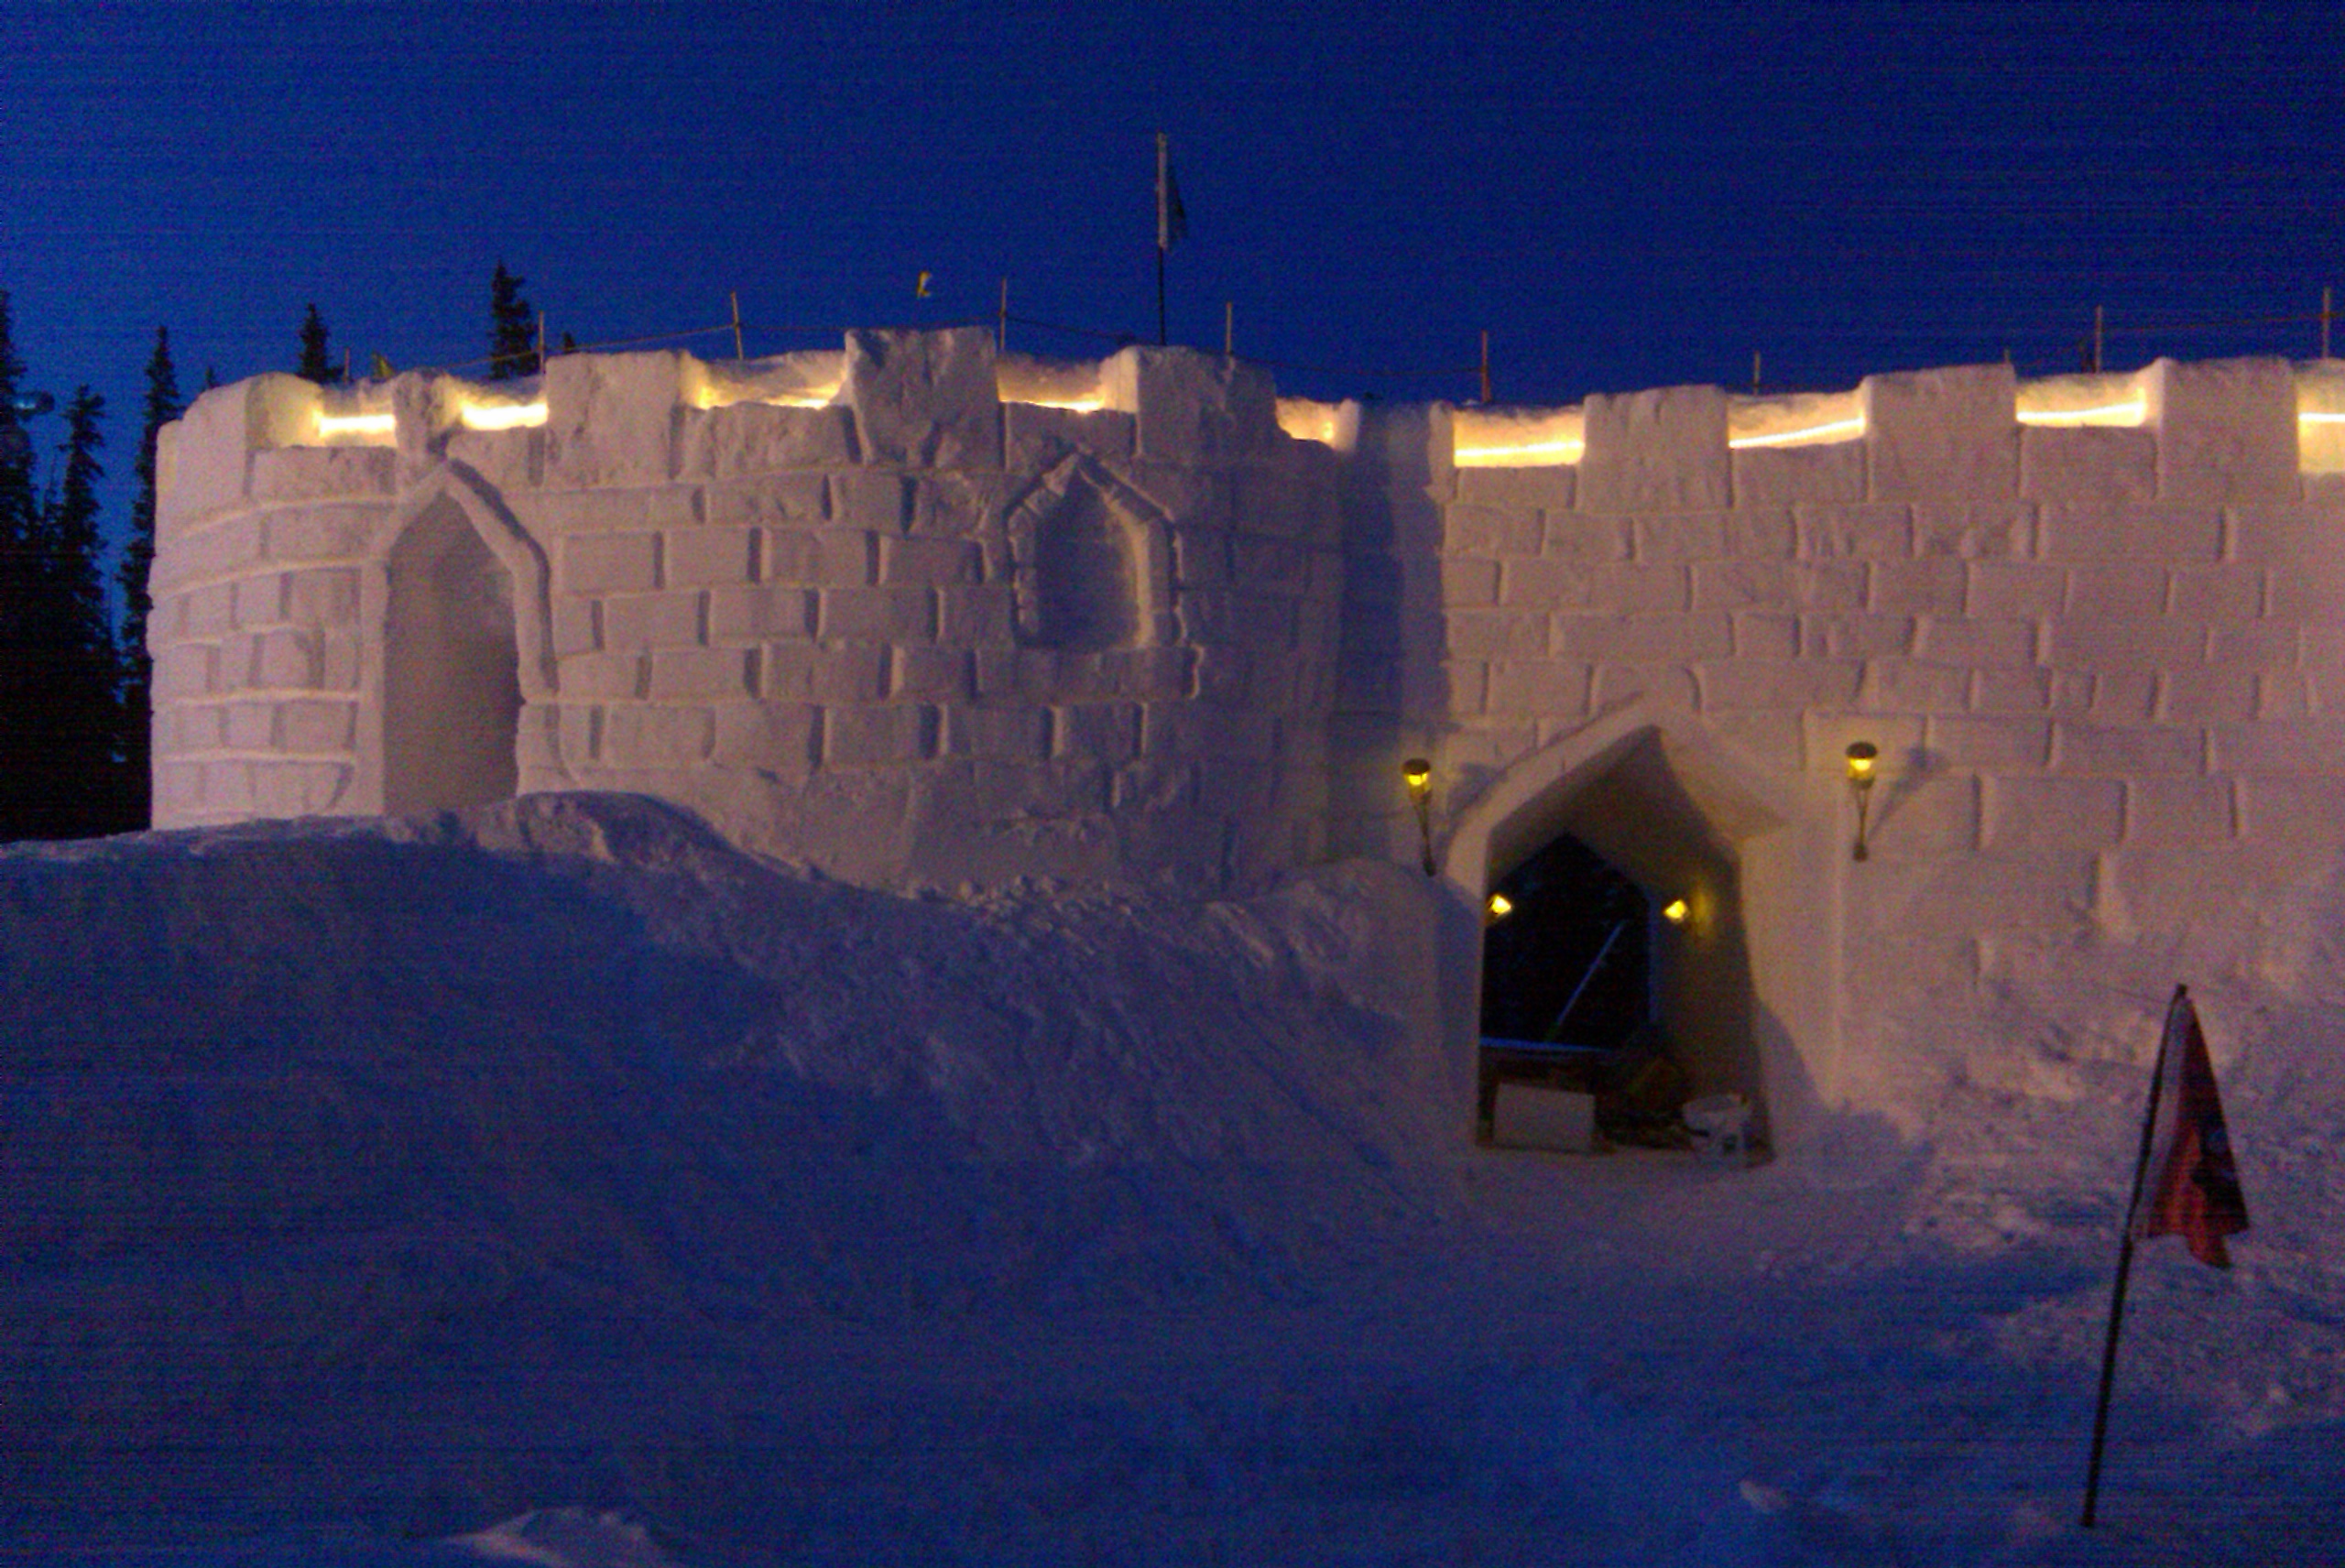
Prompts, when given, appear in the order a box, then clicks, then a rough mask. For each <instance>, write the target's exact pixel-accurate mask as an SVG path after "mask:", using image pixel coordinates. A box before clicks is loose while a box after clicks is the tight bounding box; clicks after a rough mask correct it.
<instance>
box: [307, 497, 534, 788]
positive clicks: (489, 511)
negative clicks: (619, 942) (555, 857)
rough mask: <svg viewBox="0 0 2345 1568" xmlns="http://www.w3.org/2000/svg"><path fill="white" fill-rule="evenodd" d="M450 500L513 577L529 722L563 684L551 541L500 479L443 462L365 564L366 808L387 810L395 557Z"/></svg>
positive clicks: (361, 745)
mask: <svg viewBox="0 0 2345 1568" xmlns="http://www.w3.org/2000/svg"><path fill="white" fill-rule="evenodd" d="M443 504H445V505H449V506H453V507H454V508H455V510H456V512H457V513H458V514H459V515H460V516H461V517H463V518H464V522H465V523H466V524H467V525H468V526H469V527H470V528H472V530H473V532H474V535H475V536H477V538H478V539H479V540H480V542H481V543H482V545H484V546H485V548H486V549H487V550H488V552H489V555H490V556H491V557H492V558H493V559H494V560H495V561H496V564H497V565H498V566H499V567H501V568H502V569H503V570H504V572H505V574H506V576H507V578H508V579H509V580H510V582H511V583H512V586H513V641H514V653H515V664H516V669H515V675H516V678H517V682H518V685H519V687H520V692H521V710H522V712H521V720H522V722H523V723H525V724H526V723H527V722H528V716H529V710H530V709H531V708H532V707H535V706H540V705H543V704H548V703H551V702H552V701H553V700H554V697H555V695H556V693H557V691H558V690H559V677H558V675H557V670H558V665H557V662H556V660H555V658H554V649H553V629H552V628H553V615H552V592H551V575H552V574H551V571H550V570H549V568H548V566H547V561H546V552H545V550H544V548H543V547H542V546H540V544H539V543H538V541H537V540H536V539H533V538H531V537H530V535H529V530H528V529H527V528H523V527H522V526H521V524H520V521H519V520H518V518H516V517H514V516H513V514H512V512H511V510H510V509H509V508H507V506H506V505H505V503H504V501H503V499H502V498H501V497H500V496H499V495H497V493H496V487H495V486H494V485H490V484H489V483H488V482H487V481H486V480H485V479H483V478H482V477H481V476H480V475H479V474H475V473H474V472H473V471H472V470H471V469H469V468H467V467H466V466H465V465H464V464H463V463H440V464H439V465H437V466H436V467H434V468H433V469H432V470H431V473H429V474H426V475H425V476H424V477H423V478H422V479H420V480H419V481H418V482H417V483H415V484H414V485H409V486H408V487H407V488H406V489H405V490H404V491H402V492H401V494H400V495H399V498H398V502H397V504H396V505H395V506H393V507H392V509H391V516H390V520H389V521H388V523H387V525H386V526H385V527H384V528H383V530H382V532H381V533H379V534H378V535H377V536H376V539H375V540H374V543H373V547H372V548H371V549H370V550H368V551H367V553H366V556H365V560H363V561H361V562H360V563H359V571H358V615H359V623H358V624H359V649H358V735H357V742H358V746H357V753H358V757H357V760H358V767H357V776H356V779H355V780H354V787H353V789H352V791H351V795H352V800H353V803H354V806H355V809H357V810H358V811H376V812H379V811H383V810H384V809H385V800H386V786H387V779H386V771H387V769H386V762H385V753H386V741H387V724H388V722H389V717H390V715H389V713H388V709H387V685H388V673H389V656H390V647H389V634H390V621H391V561H392V557H393V556H394V555H395V554H396V553H397V551H398V548H399V545H400V544H401V542H402V541H403V540H405V539H407V537H408V535H409V531H410V530H411V529H412V528H414V527H415V526H416V524H417V523H419V522H420V521H421V520H422V519H423V518H425V517H428V516H430V515H431V513H432V512H433V511H434V510H435V509H437V508H438V507H440V506H442V505H443ZM524 771H527V770H526V769H525V770H524Z"/></svg>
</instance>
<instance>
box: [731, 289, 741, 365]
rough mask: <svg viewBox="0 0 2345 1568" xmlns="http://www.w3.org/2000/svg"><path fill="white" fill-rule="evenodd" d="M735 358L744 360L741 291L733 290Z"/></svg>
mask: <svg viewBox="0 0 2345 1568" xmlns="http://www.w3.org/2000/svg"><path fill="white" fill-rule="evenodd" d="M733 357H734V358H735V359H740V358H743V357H744V355H743V354H742V353H741V291H740V290H739V289H734V290H733Z"/></svg>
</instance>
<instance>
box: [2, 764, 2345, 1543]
mask: <svg viewBox="0 0 2345 1568" xmlns="http://www.w3.org/2000/svg"><path fill="white" fill-rule="evenodd" d="M1425 900H1426V888H1425V887H1424V885H1423V881H1422V879H1420V878H1416V877H1414V876H1413V874H1411V873H1407V872H1402V871H1396V870H1393V869H1391V868H1389V867H1381V866H1340V867H1335V868H1331V869H1329V870H1327V871H1325V872H1323V873H1320V874H1317V875H1315V876H1314V877H1309V878H1306V879H1304V880H1302V881H1300V882H1298V883H1296V884H1294V885H1293V886H1292V887H1288V888H1286V889H1284V890H1282V891H1281V892H1280V893H1278V894H1276V895H1273V896H1270V897H1265V898H1259V899H1254V900H1250V901H1246V902H1237V903H1226V904H1217V905H1208V906H1203V907H1199V906H1194V905H1176V904H1168V903H1163V902H1154V901H1150V900H1147V899H1142V898H1135V897H1125V896H1120V895H1113V894H1109V893H1106V892H1099V891H1093V892H1070V891H1069V890H1066V889H1049V888H1036V889H1031V890H1027V891H1024V892H1021V893H1019V894H1016V895H1011V896H1000V897H992V898H970V899H951V898H896V897H891V896H888V895H883V894H878V893H872V892H866V891H860V890H856V889H852V888H847V887H839V886H837V885H834V884H829V883H825V882H822V881H820V880H816V879H813V878H809V877H803V876H801V875H798V874H795V873H793V872H791V871H789V870H787V869H785V868H780V867H776V866H771V865H769V864H767V863H764V862H760V861H757V860H753V859H750V858H747V857H745V856H742V855H737V854H736V853H734V852H732V851H731V850H729V849H727V848H726V847H725V845H724V844H722V843H721V842H719V841H717V840H716V839H714V837H712V836H711V835H709V834H708V833H706V832H705V831H704V829H702V828H701V827H700V826H699V825H698V824H697V823H696V822H693V820H692V819H690V818H688V817H686V816H684V815H682V813H679V812H677V811H673V810H671V809H670V808H667V807H663V806H660V805H656V804H654V803H651V802H648V801H644V800H633V799H628V798H622V797H608V796H602V797H594V796H567V797H538V798H534V799H531V800H524V801H521V802H518V803H516V804H513V805H510V806H506V807H499V808H494V809H490V810H486V811H478V812H473V813H468V814H466V815H465V816H464V817H462V818H456V817H443V818H440V819H436V820H431V821H419V822H364V823H315V822H313V823H305V824H292V825H277V826H263V827H250V828H238V829H227V830H213V831H203V832H194V833H168V834H152V835H144V836H140V837H135V838H125V839H118V840H113V841H107V842H104V843H101V844H82V845H37V846H19V847H16V848H15V849H11V850H6V851H0V1040H5V1055H4V1056H0V1073H5V1079H0V1089H4V1090H5V1099H0V1180H5V1193H0V1196H4V1197H5V1204H4V1205H0V1556H5V1557H6V1558H7V1559H8V1560H10V1561H27V1562H30V1561H38V1562H45V1563H50V1562H53V1563H109V1564H125V1565H127V1564H141V1565H147V1564H152V1565H158V1568H159V1565H162V1564H170V1565H174V1568H178V1565H193V1564H206V1565H211V1564H225V1563H252V1564H267V1565H271V1568H274V1565H279V1564H284V1565H290V1564H297V1563H300V1564H310V1563H344V1564H358V1563H367V1564H375V1563H380V1564H392V1563H399V1564H412V1563H449V1564H467V1563H469V1564H474V1565H475V1568H477V1565H478V1564H481V1563H497V1562H511V1563H539V1564H551V1565H555V1568H561V1565H578V1568H586V1565H592V1564H611V1565H615V1568H660V1565H665V1564H675V1565H682V1568H692V1565H698V1564H728V1563H742V1564H756V1563H823V1564H885V1563H968V1564H996V1563H1049V1564H1058V1563H1065V1564H1089V1563H1101V1564H1124V1563H1150V1564H1158V1563H1162V1564H1231V1565H1239V1564H1268V1563H1313V1564H1317V1563H1328V1564H1334V1563H1345V1564H1353V1563H1358V1564H1370V1563H1375V1564H1383V1563H1425V1564H1435V1563H1439V1564H1465V1563H1479V1564H1492V1563H1652V1564H1663V1563H1685V1564H1696V1563H1699V1564H1718V1563H1868V1564H1870V1563H1948V1564H1953V1563H1965V1564H1967V1563H2153V1562H2167V1563H2222V1562H2235V1563H2317V1562H2340V1561H2345V1425H2341V1424H2340V1417H2345V1340H2340V1325H2345V1247H2340V1235H2341V1234H2345V1231H2340V1219H2345V1169H2341V1168H2340V1162H2339V1160H2338V1158H2337V1151H2336V1148H2335V1144H2336V1142H2337V1140H2338V1138H2340V1120H2345V1118H2340V1114H2339V1111H2340V1106H2345V1066H2340V1062H2345V1051H2340V1049H2339V1047H2338V1036H2337V1032H2336V1026H2337V1025H2338V1024H2340V1022H2345V1005H2338V1004H2334V1003H2329V1004H2307V1003H2306V1002H2304V1000H2303V999H2302V998H2301V997H2298V998H2297V999H2296V1002H2295V1004H2294V1005H2293V1006H2292V1007H2291V1009H2289V1010H2287V1011H2286V1013H2285V1016H2284V1017H2278V1018H2260V1019H2258V1020H2255V1022H2254V1028H2255V1029H2256V1030H2257V1034H2256V1048H2255V1050H2254V1051H2252V1052H2248V1053H2246V1054H2245V1055H2244V1056H2243V1057H2235V1060H2234V1061H2233V1062H2232V1064H2231V1070H2230V1072H2229V1073H2227V1076H2226V1078H2225V1082H2224V1085H2223V1087H2224V1093H2225V1096H2226V1101H2227V1105H2228V1106H2229V1108H2230V1115H2231V1122H2232V1127H2233V1131H2234V1134H2235V1137H2236V1138H2237V1140H2238V1142H2239V1144H2240V1146H2241V1167H2242V1173H2243V1176H2244V1179H2245V1181H2246V1185H2247V1190H2248V1197H2249V1202H2250V1203H2251V1206H2252V1210H2253V1213H2254V1216H2255V1221H2256V1230H2255V1232H2254V1233H2253V1234H2252V1236H2249V1237H2246V1238H2242V1240H2241V1243H2240V1244H2239V1245H2238V1247H2237V1248H2236V1250H2237V1255H2238V1257H2239V1259H2240V1262H2239V1267H2238V1268H2237V1269H2235V1270H2234V1271H2233V1272H2232V1273H2231V1274H2230V1275H2229V1276H2223V1275H2219V1274H2216V1273H2214V1272H2212V1271H2210V1270H2206V1269H2200V1268H2199V1267H2198V1266H2197V1265H2196V1264H2194V1263H2192V1262H2190V1261H2189V1260H2188V1258H2187V1257H2185V1256H2184V1255H2183V1254H2182V1252H2181V1250H2180V1248H2179V1247H2178V1246H2177V1245H2176V1244H2175V1243H2172V1242H2166V1243H2160V1244H2156V1245H2154V1246H2152V1247H2148V1248H2145V1249H2144V1251H2143V1255H2142V1258H2141V1261H2140V1263H2139V1265H2138V1266H2137V1272H2136V1277H2135V1278H2136V1295H2135V1307H2134V1311H2133V1312H2132V1327H2131V1330H2130V1332H2129V1335H2128V1339H2127V1344H2126V1351H2125V1358H2124V1361H2123V1364H2122V1367H2121V1384H2120V1397H2119V1400H2118V1404H2117V1409H2116V1411H2115V1416H2114V1420H2113V1438H2112V1446H2111V1454H2110V1464H2109V1468H2108V1472H2107V1477H2106V1481H2105V1485H2104V1496H2103V1518H2104V1520H2105V1523H2104V1526H2103V1528H2102V1529H2100V1530H2096V1531H2094V1532H2092V1534H2090V1535H2089V1536H2087V1535H2084V1534H2082V1533H2080V1532H2078V1530H2075V1528H2074V1525H2073V1520H2074V1518H2075V1512H2076V1506H2077V1498H2078V1483H2079V1481H2080V1475H2081V1467H2082V1463H2083V1458H2084V1450H2085V1443H2086V1440H2087V1436H2088V1430H2089V1417H2090V1399H2091V1391H2092V1378H2093V1374H2094V1369H2095V1365H2096V1363H2097V1359H2098V1355H2099V1349H2100V1340H2099V1336H2100V1323H2101V1313H2102V1312H2103V1310H2104V1305H2105V1301H2106V1295H2105V1292H2106V1288H2107V1279H2106V1277H2107V1270H2108V1268H2109V1264H2110V1254H2111V1251H2112V1229H2113V1224H2114V1212H2115V1207H2116V1204H2117V1203H2118V1202H2119V1199H2120V1197H2121V1183H2122V1181H2123V1179H2124V1175H2125V1170H2124V1166H2125V1161H2126V1160H2127V1159H2128V1158H2129V1157H2130V1154H2131V1151H2132V1137H2133V1125H2132V1124H2133V1118H2134V1116H2136V1115H2137V1114H2138V1105H2139V1093H2140V1089H2141V1086H2142V1083H2143V1080H2142V1075H2141V1071H2140V1068H2139V1066H2138V1065H2137V1064H2134V1063H2126V1062H2100V1063H2098V1064H2095V1063H2090V1062H2087V1063H2083V1064H2078V1063H2075V1062H2069V1063H2067V1064H2066V1065H2065V1067H2064V1069H2063V1073H2064V1074H2065V1075H2066V1076H2067V1078H2068V1079H2071V1080H2075V1079H2077V1078H2078V1076H2079V1075H2081V1079H2082V1090H2083V1092H2082V1093H2080V1094H2067V1095H2062V1096H2058V1097H2044V1098H2027V1097H2024V1096H2023V1095H2020V1094H2015V1093H2014V1092H2012V1090H2010V1089H2008V1088H2005V1089H2001V1090H1998V1091H1995V1092H1992V1093H1990V1092H1989V1091H1987V1090H1984V1089H1974V1088H1965V1087H1963V1086H1961V1085H1956V1086H1953V1087H1951V1088H1949V1089H1947V1091H1946V1092H1945V1093H1944V1094H1943V1095H1942V1097H1941V1098H1940V1099H1939V1100H1938V1101H1937V1102H1936V1103H1935V1104H1933V1105H1929V1106H1927V1107H1919V1108H1916V1115H1917V1116H1919V1118H1920V1120H1921V1121H1922V1124H1923V1125H1925V1126H1926V1127H1928V1128H1929V1133H1930V1136H1929V1138H1928V1140H1927V1141H1926V1142H1925V1143H1914V1142H1912V1141H1908V1140H1903V1139H1900V1138H1896V1137H1895V1136H1893V1135H1892V1134H1890V1133H1888V1132H1887V1131H1885V1130H1883V1127H1885V1125H1886V1124H1885V1123H1881V1122H1876V1121H1874V1120H1872V1119H1870V1118H1858V1117H1849V1118H1846V1119H1844V1120H1842V1121H1841V1122H1839V1123H1838V1124H1837V1125H1833V1126H1829V1127H1826V1128H1824V1129H1822V1131H1821V1133H1820V1135H1819V1136H1818V1137H1816V1138H1814V1139H1813V1140H1811V1142H1810V1144H1809V1146H1808V1147H1806V1148H1805V1149H1800V1150H1795V1151H1794V1152H1792V1153H1791V1154H1790V1155H1788V1156H1787V1157H1786V1158H1784V1159H1783V1160H1778V1161H1777V1162H1776V1163H1774V1164H1773V1165H1772V1166H1769V1167H1766V1168H1762V1169H1761V1170H1757V1171H1718V1170H1706V1169H1702V1168H1700V1167H1697V1166H1695V1165H1693V1164H1691V1163H1689V1162H1686V1161H1685V1160H1681V1159H1679V1158H1676V1157H1672V1156H1663V1155H1631V1154H1621V1155H1615V1156H1612V1157H1609V1158H1601V1159H1581V1160H1570V1159H1560V1158H1559V1159H1546V1158H1542V1157H1535V1156H1524V1155H1504V1154H1494V1153H1489V1152H1476V1151H1469V1150H1466V1149H1463V1148H1462V1147H1461V1140H1460V1139H1459V1138H1458V1137H1457V1136H1456V1133H1457V1128H1458V1125H1459V1123H1460V1122H1461V1121H1462V1119H1463V1114H1464V1113H1463V1107H1462V1106H1457V1105H1452V1104H1450V1103H1449V1101H1448V1099H1447V1098H1445V1093H1446V1092H1445V1090H1444V1088H1443V1084H1444V1083H1445V1073H1444V1071H1443V1069H1442V1068H1441V1066H1440V1064H1439V1063H1437V1062H1428V1061H1425V1060H1423V1058H1422V1056H1421V1054H1420V1053H1419V1052H1418V1051H1414V1050H1412V1048H1411V1047H1410V1045H1409V1044H1408V1041H1409V1040H1410V1039H1411V1038H1412V1036H1411V1030H1410V1028H1409V1025H1408V1021H1407V1020H1408V1018H1409V1015H1410V1014H1411V1011H1412V1009H1415V1008H1422V1007H1424V1006H1426V1005H1428V1000H1429V998H1428V996H1427V993H1428V991H1429V988H1430V986H1431V985H1432V984H1433V980H1432V967H1431V963H1432V961H1431V959H1430V956H1429V952H1430V949H1429V939H1428V938H1427V936H1426V934H1425V927H1426V908H1427V906H1426V902H1425ZM2163 1002H2164V998H2163V996H2147V997H2144V998H2143V999H2142V1014H2143V1019H2144V1026H2143V1027H2144V1029H2145V1031H2146V1033H2145V1038H2144V1039H2143V1041H2142V1045H2141V1051H2142V1055H2143V1059H2146V1055H2147V1052H2148V1051H2149V1050H2150V1048H2151V1046H2152V1045H2153V1044H2154V1029H2155V1020H2156V1016H2157V1013H2158V1011H2159V1009H2160V1007H2162V1005H2163ZM2207 1023H2208V1027H2209V1033H2210V1035H2214V1036H2220V1035H2222V1034H2223V1033H2224V1031H2225V1029H2226V1026H2227V1024H2229V1025H2230V1026H2231V1027H2232V1028H2233V1029H2235V1030H2236V1029H2244V1028H2246V1027H2247V1022H2246V1021H2245V1020H2241V1021H2240V1022H2237V1023H2233V1021H2232V1020H2229V1019H2227V1018H2224V1017H2223V1016H2222V1015H2221V1014H2220V1012H2217V1011H2214V1010H2211V1009H2210V1010H2209V1016H2208V1018H2207ZM2046 1032H2047V1038H2049V1037H2050V1036H2051V1035H2052V1034H2054V1033H2056V1031H2054V1030H2051V1029H2047V1031H2046ZM2051 1049H2052V1048H2051V1047H2050V1046H2048V1045H2047V1046H2046V1047H2045V1050H2046V1051H2050V1050H2051ZM2218 1058H2219V1061H2220V1060H2224V1058H2225V1052H2224V1051H2223V1049H2222V1045H2221V1042H2220V1040H2219V1042H2218ZM2049 1076H2060V1074H2054V1075H2049Z"/></svg>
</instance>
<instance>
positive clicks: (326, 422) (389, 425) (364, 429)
mask: <svg viewBox="0 0 2345 1568" xmlns="http://www.w3.org/2000/svg"><path fill="white" fill-rule="evenodd" d="M396 430H398V418H397V417H396V416H395V415H391V414H320V415H319V416H318V434H320V435H322V436H323V437H325V438H326V439H328V440H329V441H331V440H333V438H334V437H336V436H387V435H390V434H392V433H394V432H395V431H396Z"/></svg>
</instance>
